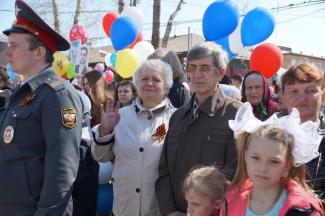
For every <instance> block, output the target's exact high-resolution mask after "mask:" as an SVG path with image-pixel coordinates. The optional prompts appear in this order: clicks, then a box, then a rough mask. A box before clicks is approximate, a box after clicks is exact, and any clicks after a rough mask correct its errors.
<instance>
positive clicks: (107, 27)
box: [102, 12, 119, 37]
mask: <svg viewBox="0 0 325 216" xmlns="http://www.w3.org/2000/svg"><path fill="white" fill-rule="evenodd" d="M118 16H119V15H118V13H116V12H108V13H107V14H105V16H104V18H103V22H102V25H103V29H104V31H105V33H106V34H107V36H108V37H110V35H111V26H112V23H113V22H114V21H115V20H116V19H117V17H118Z"/></svg>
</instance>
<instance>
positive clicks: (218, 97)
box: [184, 84, 226, 116]
mask: <svg viewBox="0 0 325 216" xmlns="http://www.w3.org/2000/svg"><path fill="white" fill-rule="evenodd" d="M195 98H196V96H195V94H193V96H192V98H191V101H190V103H188V104H186V105H185V106H184V109H185V112H184V115H185V114H186V113H187V112H189V111H191V110H192V109H193V103H194V100H195ZM225 101H226V97H225V95H224V93H223V92H222V90H221V89H220V86H219V84H218V85H217V87H216V90H215V93H214V94H213V95H211V96H209V97H208V98H207V99H206V100H205V101H204V102H203V103H202V104H200V105H199V107H198V109H199V110H200V111H203V112H205V113H206V114H207V115H209V116H214V115H215V114H216V113H217V111H218V110H219V109H220V108H222V107H223V106H224V103H225Z"/></svg>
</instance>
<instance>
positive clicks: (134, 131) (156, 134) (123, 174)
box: [92, 60, 175, 216]
mask: <svg viewBox="0 0 325 216" xmlns="http://www.w3.org/2000/svg"><path fill="white" fill-rule="evenodd" d="M133 80H134V84H135V86H136V88H137V91H138V94H139V96H138V97H137V98H136V100H135V101H134V102H133V104H132V105H131V106H127V107H123V108H121V109H119V105H118V104H117V105H114V102H113V101H108V102H107V103H106V105H105V108H103V109H102V116H101V124H100V125H98V126H96V127H95V128H94V131H95V143H96V144H95V145H93V146H92V154H93V156H94V158H95V159H96V160H98V161H100V162H106V161H109V160H111V159H113V157H114V156H115V163H114V169H113V175H112V177H113V190H114V200H113V213H114V215H118V216H152V215H155V216H159V215H160V211H159V208H158V204H157V201H156V197H155V181H156V179H157V177H158V162H159V157H160V153H161V150H162V146H163V142H164V139H165V135H166V132H167V130H168V128H167V127H168V123H169V119H170V117H171V115H172V113H173V112H174V111H175V108H174V107H173V106H172V105H171V103H170V101H169V99H168V98H167V97H166V95H167V94H168V90H169V89H170V87H171V86H172V83H173V74H172V70H171V68H170V66H169V65H168V64H166V63H164V62H162V61H161V60H147V61H145V62H144V63H143V64H142V65H141V66H140V68H139V69H138V70H137V71H136V73H135V75H134V78H133Z"/></svg>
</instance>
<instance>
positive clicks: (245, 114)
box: [220, 103, 324, 216]
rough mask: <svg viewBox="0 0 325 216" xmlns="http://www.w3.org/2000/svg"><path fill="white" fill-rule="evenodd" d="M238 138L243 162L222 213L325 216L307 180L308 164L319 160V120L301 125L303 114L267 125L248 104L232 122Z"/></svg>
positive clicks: (274, 118)
mask: <svg viewBox="0 0 325 216" xmlns="http://www.w3.org/2000/svg"><path fill="white" fill-rule="evenodd" d="M229 125H230V127H231V129H232V130H233V131H234V135H235V137H236V138H237V149H238V164H237V170H236V174H235V177H234V180H233V182H232V186H231V189H230V191H229V192H228V193H227V195H226V202H225V204H224V206H223V208H222V210H221V212H220V215H221V216H223V215H229V216H257V215H259V216H261V215H263V216H275V215H278V216H293V215H294V216H297V215H303V216H305V215H306V216H307V215H311V216H322V215H324V210H323V209H322V207H321V205H320V202H319V200H318V199H317V198H316V197H315V196H314V194H313V193H312V191H311V190H310V189H309V187H308V185H307V184H306V182H305V166H304V164H305V163H307V162H308V161H310V160H312V159H313V158H315V157H317V156H318V147H319V144H320V140H321V137H320V136H319V135H318V133H317V124H316V123H315V122H311V121H309V122H304V123H302V124H300V118H299V112H298V111H297V110H296V109H295V108H294V109H293V111H292V112H291V114H290V115H288V116H284V117H281V118H278V117H277V116H276V114H274V115H273V116H271V117H270V118H269V119H268V120H266V121H264V122H262V121H260V120H258V119H256V118H255V117H254V114H253V112H252V107H251V105H250V104H248V103H245V104H243V105H242V106H241V107H240V109H239V110H238V112H237V114H236V118H235V120H231V121H230V122H229Z"/></svg>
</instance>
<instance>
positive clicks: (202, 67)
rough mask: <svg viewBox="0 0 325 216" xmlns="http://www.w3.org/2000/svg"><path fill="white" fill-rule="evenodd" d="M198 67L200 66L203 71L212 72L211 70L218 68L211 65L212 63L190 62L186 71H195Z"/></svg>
mask: <svg viewBox="0 0 325 216" xmlns="http://www.w3.org/2000/svg"><path fill="white" fill-rule="evenodd" d="M197 68H199V71H200V72H201V73H210V71H212V70H215V69H217V68H216V67H213V66H210V65H193V64H188V65H187V67H186V71H187V72H188V73H194V72H195V71H196V70H197Z"/></svg>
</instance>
